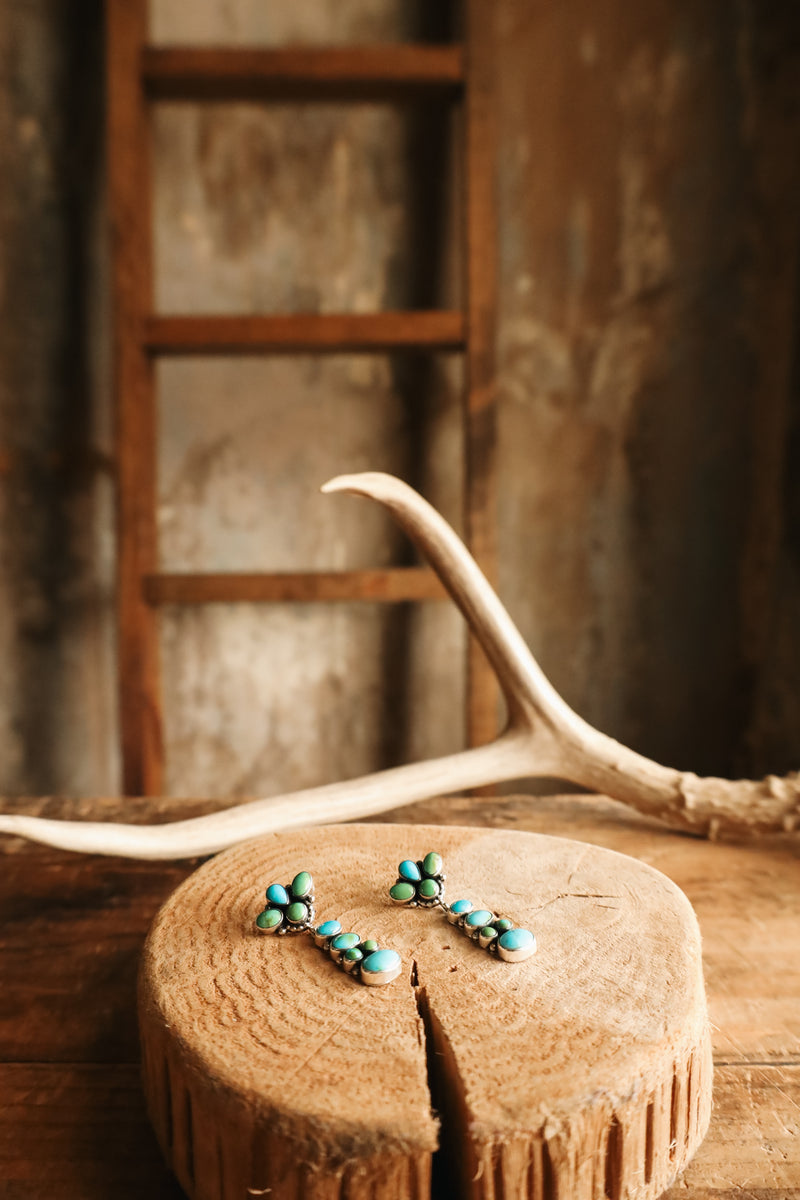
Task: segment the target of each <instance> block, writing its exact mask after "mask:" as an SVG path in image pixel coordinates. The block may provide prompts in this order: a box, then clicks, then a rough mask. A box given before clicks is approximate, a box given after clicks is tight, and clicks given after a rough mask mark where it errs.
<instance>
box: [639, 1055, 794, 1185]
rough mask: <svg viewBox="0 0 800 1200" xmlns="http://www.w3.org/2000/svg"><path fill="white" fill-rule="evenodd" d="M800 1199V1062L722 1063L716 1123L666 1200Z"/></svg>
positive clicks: (718, 1075) (716, 1079)
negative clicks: (756, 1065)
mask: <svg viewBox="0 0 800 1200" xmlns="http://www.w3.org/2000/svg"><path fill="white" fill-rule="evenodd" d="M790 1197H793V1198H797V1200H800V1065H796V1064H792V1065H778V1066H769V1067H750V1066H742V1065H736V1066H727V1067H717V1069H716V1071H715V1073H714V1112H713V1115H712V1118H711V1128H710V1130H709V1132H708V1136H707V1137H706V1140H705V1141H704V1142H703V1144H702V1145H701V1147H700V1149H699V1150H698V1152H697V1155H696V1157H695V1158H694V1160H693V1161H692V1162H691V1163H690V1164H689V1166H688V1168H687V1170H686V1171H685V1172H684V1173H683V1176H682V1178H681V1179H680V1181H679V1182H678V1183H676V1184H675V1186H674V1187H672V1188H670V1189H669V1191H668V1192H666V1193H665V1194H664V1197H663V1198H662V1200H773V1198H774V1200H790Z"/></svg>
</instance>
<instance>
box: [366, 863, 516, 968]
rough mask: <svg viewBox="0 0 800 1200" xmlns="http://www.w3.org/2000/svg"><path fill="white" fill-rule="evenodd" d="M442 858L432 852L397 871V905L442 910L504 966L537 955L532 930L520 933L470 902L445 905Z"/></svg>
mask: <svg viewBox="0 0 800 1200" xmlns="http://www.w3.org/2000/svg"><path fill="white" fill-rule="evenodd" d="M443 866H444V864H443V862H442V856H441V855H440V854H436V852H435V851H433V850H432V851H431V852H430V853H429V854H426V855H425V857H424V858H423V859H421V860H420V861H419V862H413V861H412V859H410V858H406V859H404V860H403V862H401V863H400V866H399V867H398V869H397V871H398V879H397V882H396V883H394V884H392V886H391V887H390V888H389V896H390V898H391V899H392V900H393V901H394V903H395V904H402V905H404V906H406V907H408V908H416V907H420V908H441V910H442V912H443V913H444V915H445V917H446V918H447V920H448V921H449V922H450V924H451V925H457V926H458V927H459V929H463V931H464V933H466V934H467V936H468V937H470V938H472V940H473V941H474V942H477V943H478V945H479V946H481V947H482V948H483V949H484V950H488V952H489V953H490V954H494V955H496V957H497V958H499V959H501V960H502V961H503V962H524V961H525V959H526V958H530V957H531V955H532V954H535V953H536V938H535V937H534V935H533V934H532V933H531V931H530V930H529V929H520V928H519V927H518V926H517V925H515V924H514V922H513V921H512V920H511V918H510V917H501V916H498V915H497V913H493V912H490V911H489V910H488V908H476V907H475V905H474V904H473V903H472V901H471V900H454V901H453V903H452V904H445V900H444V885H445V874H444V870H443Z"/></svg>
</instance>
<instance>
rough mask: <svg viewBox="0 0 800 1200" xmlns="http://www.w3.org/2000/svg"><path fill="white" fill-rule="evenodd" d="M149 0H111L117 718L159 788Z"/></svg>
mask: <svg viewBox="0 0 800 1200" xmlns="http://www.w3.org/2000/svg"><path fill="white" fill-rule="evenodd" d="M147 9H148V4H147V0H108V4H107V9H106V20H107V38H108V41H107V54H106V65H107V88H108V163H109V181H110V206H111V226H112V256H113V307H114V356H115V392H116V419H117V428H116V446H117V545H118V550H117V555H118V565H117V589H118V591H117V596H118V599H117V604H118V662H119V705H120V710H119V719H120V732H121V742H122V772H123V789H124V791H125V793H126V794H128V795H131V794H145V795H151V794H155V793H157V792H159V791H161V787H162V766H163V744H162V736H161V709H160V700H159V667H158V624H157V621H158V617H157V612H156V610H155V609H153V608H151V607H150V606H149V605H148V604H147V603H146V602H145V599H144V594H143V588H142V580H143V576H144V575H146V574H150V573H152V572H153V571H154V570H155V568H156V559H157V546H156V453H155V440H156V439H155V422H156V406H155V378H154V370H153V364H152V362H151V360H150V357H149V355H148V352H147V349H146V346H145V342H144V320H145V317H146V316H147V315H149V313H150V310H151V307H152V294H153V283H152V225H151V199H150V193H151V181H150V150H149V146H150V134H149V124H148V117H147V106H146V102H145V96H144V91H143V88H142V82H141V61H142V50H143V48H144V45H145V43H146V39H147Z"/></svg>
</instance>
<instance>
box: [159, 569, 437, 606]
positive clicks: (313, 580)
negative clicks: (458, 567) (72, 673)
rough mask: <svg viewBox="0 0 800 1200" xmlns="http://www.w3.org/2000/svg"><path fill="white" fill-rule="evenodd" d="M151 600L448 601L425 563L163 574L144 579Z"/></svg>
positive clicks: (261, 601) (192, 601)
mask: <svg viewBox="0 0 800 1200" xmlns="http://www.w3.org/2000/svg"><path fill="white" fill-rule="evenodd" d="M144 594H145V596H146V598H147V600H148V602H149V603H150V604H218V603H223V604H225V603H242V602H260V603H264V602H274V603H284V602H286V601H287V600H293V601H299V602H302V603H306V602H313V601H337V600H341V601H347V600H385V601H403V600H445V599H446V598H447V593H446V592H445V590H444V588H443V587H442V585H441V583H440V582H439V580H438V579H437V577H436V575H434V573H433V571H431V570H429V569H428V568H426V567H393V568H392V567H387V568H385V569H377V568H376V569H374V570H363V571H282V572H277V571H276V572H269V573H268V572H262V573H253V574H234V573H232V572H230V573H226V574H190V573H189V572H185V573H182V574H166V573H163V574H159V575H148V576H147V577H146V578H145V580H144Z"/></svg>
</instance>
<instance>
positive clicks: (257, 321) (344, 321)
mask: <svg viewBox="0 0 800 1200" xmlns="http://www.w3.org/2000/svg"><path fill="white" fill-rule="evenodd" d="M144 338H145V344H146V345H147V348H148V350H149V351H150V352H151V354H162V355H163V354H246V353H250V354H263V353H267V352H268V353H270V354H334V353H335V354H355V353H358V352H363V353H365V354H377V353H380V352H382V351H390V350H397V349H412V350H460V349H461V348H462V346H463V343H464V320H463V317H462V314H461V313H459V312H445V311H432V312H376V313H292V314H285V315H284V314H281V315H278V316H168V317H167V316H164V317H150V318H149V319H148V320H147V321H146V322H145V333H144Z"/></svg>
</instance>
